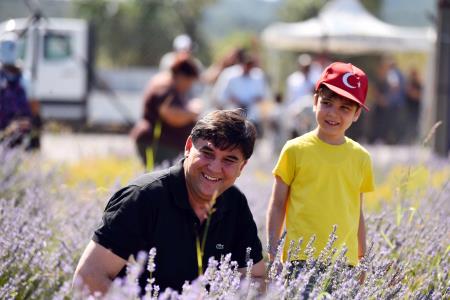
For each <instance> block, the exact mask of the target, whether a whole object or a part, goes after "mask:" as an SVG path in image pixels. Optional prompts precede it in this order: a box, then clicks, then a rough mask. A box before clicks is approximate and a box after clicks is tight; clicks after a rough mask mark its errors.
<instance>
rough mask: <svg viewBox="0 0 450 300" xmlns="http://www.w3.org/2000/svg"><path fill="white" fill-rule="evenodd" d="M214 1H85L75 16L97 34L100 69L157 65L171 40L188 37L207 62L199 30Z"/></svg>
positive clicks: (169, 47) (170, 46)
mask: <svg viewBox="0 0 450 300" xmlns="http://www.w3.org/2000/svg"><path fill="white" fill-rule="evenodd" d="M214 1H215V0H198V1H195V0H178V1H176V0H171V1H163V0H129V1H106V0H89V1H87V0H84V1H77V2H75V3H74V4H73V5H74V11H75V14H76V15H77V16H79V17H84V18H86V19H88V20H90V21H91V22H92V23H93V25H94V28H95V30H96V38H97V41H96V43H97V53H98V55H99V62H100V64H101V65H114V66H124V65H157V64H158V62H159V59H160V57H161V56H162V55H163V54H164V53H166V52H168V51H170V50H171V49H172V40H173V38H174V37H175V36H177V35H178V34H182V33H186V34H188V35H189V36H190V37H191V38H192V39H193V41H195V43H196V44H197V45H198V49H201V50H202V52H200V53H196V54H198V55H199V56H200V58H201V59H203V60H205V59H208V54H207V53H208V52H207V47H206V46H205V41H204V38H203V34H202V33H201V31H200V28H199V26H198V24H199V22H198V19H199V18H200V16H201V13H202V11H203V9H204V8H205V6H206V5H209V4H210V3H212V2H214Z"/></svg>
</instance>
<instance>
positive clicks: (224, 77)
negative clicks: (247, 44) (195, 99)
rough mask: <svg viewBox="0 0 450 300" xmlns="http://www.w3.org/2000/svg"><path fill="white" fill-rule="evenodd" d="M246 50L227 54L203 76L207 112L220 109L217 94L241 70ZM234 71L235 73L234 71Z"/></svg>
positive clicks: (240, 49)
mask: <svg viewBox="0 0 450 300" xmlns="http://www.w3.org/2000/svg"><path fill="white" fill-rule="evenodd" d="M244 51H245V50H244V49H242V48H235V49H232V50H231V51H230V52H229V53H227V54H226V55H225V56H224V57H223V58H222V59H220V60H219V61H218V62H216V63H213V64H212V65H211V66H209V67H208V68H207V69H206V70H205V71H204V72H203V75H202V78H203V81H204V83H205V94H204V98H205V100H206V101H205V110H206V111H211V110H214V109H216V108H217V107H218V104H217V103H218V102H217V97H216V95H217V93H218V91H219V90H223V88H224V85H225V83H226V82H227V81H228V77H229V76H230V75H231V74H233V72H236V69H237V70H240V65H239V62H240V61H241V57H242V55H243V53H244ZM233 70H234V71H233Z"/></svg>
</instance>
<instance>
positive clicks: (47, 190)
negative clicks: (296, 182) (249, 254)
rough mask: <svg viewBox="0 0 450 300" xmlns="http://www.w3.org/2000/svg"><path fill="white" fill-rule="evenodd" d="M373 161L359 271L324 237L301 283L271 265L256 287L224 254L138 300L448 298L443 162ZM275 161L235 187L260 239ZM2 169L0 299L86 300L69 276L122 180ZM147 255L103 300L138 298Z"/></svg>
mask: <svg viewBox="0 0 450 300" xmlns="http://www.w3.org/2000/svg"><path fill="white" fill-rule="evenodd" d="M375 156H376V155H375ZM380 157H381V156H376V157H375V159H374V162H375V167H376V169H377V174H378V180H377V181H378V182H379V183H380V184H379V185H377V188H378V187H379V190H383V191H384V192H383V193H381V194H378V195H379V196H378V198H376V199H372V200H371V201H376V205H373V203H372V205H371V208H370V209H368V211H367V210H366V219H367V226H368V230H367V232H368V236H367V241H368V247H369V248H370V251H369V254H368V255H367V257H366V258H365V259H364V260H363V261H362V262H361V264H360V265H358V266H357V267H355V268H352V269H349V268H348V267H347V264H346V261H345V255H344V253H343V252H341V253H335V252H336V250H334V249H333V247H332V242H333V234H332V233H330V234H331V235H330V243H329V247H328V248H327V249H325V251H323V252H322V254H321V256H320V257H319V259H317V260H314V259H309V260H308V261H307V263H306V266H305V268H303V269H301V270H300V271H299V272H298V273H297V275H298V276H289V275H288V272H287V271H288V270H289V268H290V267H291V266H290V265H289V264H288V263H287V264H282V263H281V262H280V261H279V260H277V261H276V262H275V263H274V264H273V265H272V266H270V269H269V271H268V276H267V280H266V284H265V285H266V286H265V287H258V284H257V283H255V282H251V280H250V279H249V278H248V276H247V277H246V278H243V279H241V278H240V276H239V273H238V272H237V270H236V264H235V263H234V262H232V261H231V260H230V257H224V258H223V259H222V260H221V261H219V262H217V261H213V260H210V262H209V267H208V270H207V272H206V273H205V274H204V276H203V277H201V278H199V279H197V280H196V281H194V282H192V283H190V284H186V285H185V287H184V289H183V292H182V293H181V294H178V293H176V292H174V291H170V290H166V291H160V290H159V288H158V287H157V286H156V285H154V283H153V282H151V281H150V282H149V284H148V286H147V290H146V295H145V296H144V298H145V299H156V298H161V299H303V298H306V297H307V296H309V297H310V298H311V299H449V298H450V289H449V281H450V277H449V269H450V218H449V216H450V184H449V180H450V178H449V172H448V166H447V167H446V166H444V165H443V164H448V162H443V161H439V160H436V159H434V158H432V157H427V158H426V159H423V160H421V161H420V162H419V161H418V160H416V161H406V162H404V163H406V164H409V165H407V167H405V168H402V169H401V170H400V171H397V173H396V172H394V173H392V171H391V170H392V169H394V166H392V165H389V164H381V163H377V158H380ZM379 160H381V158H380V159H379ZM273 163H274V158H268V157H267V156H264V155H255V157H254V158H252V159H251V163H249V165H248V167H247V168H246V170H245V171H244V172H243V174H242V176H241V177H240V178H239V180H238V183H237V184H238V186H239V187H240V188H241V189H242V190H243V191H244V193H245V194H246V195H247V197H248V199H249V203H250V207H251V210H252V212H253V214H254V217H255V220H256V222H257V225H258V228H259V230H260V232H259V234H260V238H261V240H263V241H264V231H263V229H264V226H265V214H266V210H267V204H268V197H269V194H270V190H271V184H272V178H271V175H270V170H271V168H272V167H273ZM0 165H1V166H2V167H1V169H0V228H1V229H2V234H1V235H0V299H85V298H88V296H87V295H86V294H83V293H73V292H72V291H71V284H72V282H71V281H72V275H73V272H74V269H75V266H76V263H77V261H78V259H79V257H80V255H81V251H82V250H83V249H84V247H85V246H86V244H87V242H88V241H89V239H90V236H91V234H92V232H93V229H94V228H95V226H96V224H97V222H98V221H99V220H100V216H101V214H102V210H103V207H104V205H105V202H106V200H107V197H108V195H109V194H111V193H112V192H113V191H114V190H115V189H116V188H117V187H118V185H119V183H117V184H116V185H114V186H112V187H108V189H106V191H105V189H104V187H102V186H98V185H96V184H95V183H92V182H81V183H79V184H77V185H73V184H67V182H68V179H67V178H68V176H69V175H70V174H65V172H64V170H63V169H61V168H60V167H59V166H55V165H54V164H50V163H48V161H47V160H45V159H42V158H41V156H39V155H38V154H29V153H23V152H22V151H20V150H14V151H9V150H8V151H7V150H5V149H4V148H0ZM408 166H409V167H408ZM91 168H93V167H92V166H91ZM445 168H447V169H445ZM443 170H446V171H443ZM389 174H393V175H389ZM423 174H426V176H425V175H423ZM432 174H439V175H436V176H433V175H432ZM118 176H119V175H118ZM390 178H391V179H390ZM392 178H393V179H392ZM368 204H369V203H368ZM174 247H176V244H174ZM291 249H292V251H291V253H295V252H296V251H306V253H310V254H311V253H312V252H313V251H314V243H313V241H302V242H301V243H298V244H297V243H293V244H292V245H291ZM146 255H147V254H145V253H143V254H142V256H139V257H137V258H136V262H135V263H132V264H130V266H129V269H128V277H127V278H126V279H124V280H122V281H116V282H114V284H113V287H112V288H111V290H110V293H109V294H107V295H106V296H105V297H103V298H106V299H136V298H138V291H137V285H136V280H135V279H136V277H137V276H138V275H139V273H140V272H141V271H142V269H143V268H149V269H150V270H152V269H154V268H155V267H156V268H158V266H154V265H153V263H152V257H153V256H154V255H158V253H157V249H156V253H155V252H153V251H151V254H150V263H149V264H147V265H144V263H143V262H144V260H145V256H146ZM251 263H252V262H251V261H249V262H248V264H249V265H251ZM174 272H176V270H174ZM364 273H365V280H364V283H363V284H361V283H360V281H361V277H362V274H364ZM313 279H314V280H313ZM207 287H208V288H207ZM99 298H101V297H99ZM91 299H93V297H91Z"/></svg>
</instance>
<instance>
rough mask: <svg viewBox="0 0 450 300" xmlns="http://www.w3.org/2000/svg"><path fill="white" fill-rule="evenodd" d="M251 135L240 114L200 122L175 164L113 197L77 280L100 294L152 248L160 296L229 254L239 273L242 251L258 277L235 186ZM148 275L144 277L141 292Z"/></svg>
mask: <svg viewBox="0 0 450 300" xmlns="http://www.w3.org/2000/svg"><path fill="white" fill-rule="evenodd" d="M255 136H256V130H255V127H254V126H253V125H252V124H251V123H250V122H249V121H248V120H246V119H245V117H244V116H243V114H242V110H227V111H214V112H211V113H209V114H208V115H206V116H205V117H204V118H202V119H200V120H199V121H198V122H197V123H196V125H195V126H194V128H193V129H192V132H191V135H190V136H189V137H188V139H187V141H186V146H185V153H184V154H185V158H184V159H183V160H182V161H181V162H180V163H178V164H176V165H175V166H172V167H171V168H169V169H167V170H163V171H158V172H154V173H150V174H146V175H144V176H142V177H140V178H138V179H137V180H136V181H134V182H133V183H131V184H130V185H129V186H127V187H125V188H123V189H121V190H120V191H118V192H117V193H116V194H115V195H114V196H113V197H112V198H111V200H110V201H109V203H108V205H107V206H106V209H105V213H104V215H103V219H102V224H101V225H100V226H99V228H98V229H97V230H96V231H95V233H94V236H93V238H92V241H90V242H89V245H88V246H87V248H86V250H85V251H84V253H83V255H82V257H81V259H80V262H79V264H78V266H77V269H76V271H75V281H76V280H77V279H81V280H82V281H83V282H84V284H86V285H87V287H88V288H89V289H90V291H91V292H94V291H99V292H102V293H105V292H106V291H107V290H108V288H109V286H110V284H111V281H112V280H114V278H116V277H118V276H122V275H124V271H125V270H124V267H125V265H126V263H127V260H128V258H129V256H130V255H134V256H136V254H137V253H138V252H139V251H142V250H143V251H148V250H149V249H150V248H152V247H156V250H157V255H156V258H155V264H156V271H155V272H154V273H153V274H152V276H154V278H155V280H156V281H155V284H157V285H159V286H160V288H161V290H164V289H165V288H167V287H171V288H173V289H176V290H178V291H180V290H181V288H182V285H183V283H184V281H185V280H193V279H195V278H196V277H197V276H198V275H199V274H201V273H202V272H203V271H204V269H205V268H206V266H207V262H208V259H209V257H211V256H214V257H215V258H216V259H219V258H220V257H221V256H222V255H225V254H227V253H231V254H232V257H231V258H232V260H235V261H237V262H238V264H239V268H240V271H242V272H244V271H245V268H246V248H247V247H251V249H252V251H251V253H250V258H251V259H252V260H253V262H254V266H253V269H252V275H253V276H254V277H263V275H264V272H265V267H264V263H263V261H262V247H261V242H260V240H259V238H258V236H257V229H256V225H255V222H254V220H253V217H252V214H251V212H250V209H249V207H248V204H247V200H246V198H245V196H244V195H243V194H242V193H241V192H240V191H239V190H238V189H237V188H236V187H234V186H233V184H234V182H235V180H236V179H237V177H238V176H239V175H240V174H241V171H242V169H243V168H244V166H245V165H246V163H247V160H248V159H249V158H250V156H251V155H252V153H253V147H254V143H255ZM215 195H218V196H217V198H216V201H215V204H214V200H213V198H214V196H215ZM210 212H212V214H211V219H210V222H209V227H208V228H205V227H206V226H205V225H206V223H207V222H206V220H207V218H208V214H209V213H210ZM204 236H206V243H205V246H204V249H203V251H201V252H200V253H198V251H199V249H198V247H196V244H198V243H199V241H201V240H202V239H203V237H204ZM198 254H200V257H202V259H201V260H200V261H198V257H199V256H198ZM146 277H148V274H143V276H141V278H140V283H141V287H143V286H145V282H146Z"/></svg>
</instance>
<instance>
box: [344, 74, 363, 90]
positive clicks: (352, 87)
mask: <svg viewBox="0 0 450 300" xmlns="http://www.w3.org/2000/svg"><path fill="white" fill-rule="evenodd" d="M353 75H354V74H353V73H350V72H348V73H345V74H344V76H342V82H343V83H344V84H345V85H346V86H347V87H349V88H351V89H356V86H354V85H351V84H350V83H349V82H348V78H349V77H350V76H353ZM358 87H361V83H360V82H359V81H358Z"/></svg>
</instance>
